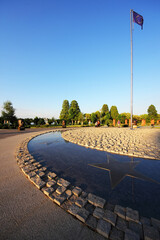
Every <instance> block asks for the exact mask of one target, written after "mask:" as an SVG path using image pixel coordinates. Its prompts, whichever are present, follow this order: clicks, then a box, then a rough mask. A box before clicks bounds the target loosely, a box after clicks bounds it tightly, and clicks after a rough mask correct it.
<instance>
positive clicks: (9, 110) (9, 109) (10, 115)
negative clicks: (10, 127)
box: [2, 101, 17, 124]
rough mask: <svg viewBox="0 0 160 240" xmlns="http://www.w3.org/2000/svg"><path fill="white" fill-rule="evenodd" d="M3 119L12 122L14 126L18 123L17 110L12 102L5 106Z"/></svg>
mask: <svg viewBox="0 0 160 240" xmlns="http://www.w3.org/2000/svg"><path fill="white" fill-rule="evenodd" d="M2 118H3V120H6V121H10V122H11V123H12V124H13V123H14V122H15V121H17V118H16V116H15V109H14V108H13V106H12V103H11V102H10V101H6V102H4V104H3V110H2Z"/></svg>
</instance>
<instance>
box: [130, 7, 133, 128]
mask: <svg viewBox="0 0 160 240" xmlns="http://www.w3.org/2000/svg"><path fill="white" fill-rule="evenodd" d="M132 22H133V10H132V9H131V10H130V32H131V129H133V126H132V119H133V39H132Z"/></svg>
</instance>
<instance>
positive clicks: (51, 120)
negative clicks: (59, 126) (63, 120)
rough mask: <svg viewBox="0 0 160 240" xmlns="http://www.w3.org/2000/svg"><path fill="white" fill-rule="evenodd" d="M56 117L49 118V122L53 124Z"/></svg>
mask: <svg viewBox="0 0 160 240" xmlns="http://www.w3.org/2000/svg"><path fill="white" fill-rule="evenodd" d="M55 121H56V120H55V118H54V117H52V118H51V119H48V123H49V125H51V124H52V123H55Z"/></svg>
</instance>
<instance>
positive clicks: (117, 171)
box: [89, 154, 160, 189]
mask: <svg viewBox="0 0 160 240" xmlns="http://www.w3.org/2000/svg"><path fill="white" fill-rule="evenodd" d="M139 163H140V161H133V158H132V159H131V161H130V162H122V161H117V160H115V159H114V158H113V157H111V156H109V155H108V154H107V161H106V162H104V163H97V164H89V165H90V166H92V167H96V168H100V169H103V170H105V171H108V172H109V176H110V182H111V187H112V189H113V188H115V187H116V186H117V185H118V184H119V183H120V182H121V181H122V180H123V179H124V178H125V177H126V176H129V177H132V178H137V179H141V180H144V181H149V182H153V183H157V184H160V183H159V182H157V181H155V180H154V179H151V178H149V177H147V176H145V175H143V174H141V173H140V172H138V171H136V170H135V167H136V166H137V165H138V164H139Z"/></svg>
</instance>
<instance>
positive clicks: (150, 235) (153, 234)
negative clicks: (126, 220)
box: [143, 225, 160, 240]
mask: <svg viewBox="0 0 160 240" xmlns="http://www.w3.org/2000/svg"><path fill="white" fill-rule="evenodd" d="M143 230H144V240H160V235H159V232H158V230H157V229H156V228H154V227H150V226H147V225H143Z"/></svg>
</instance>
